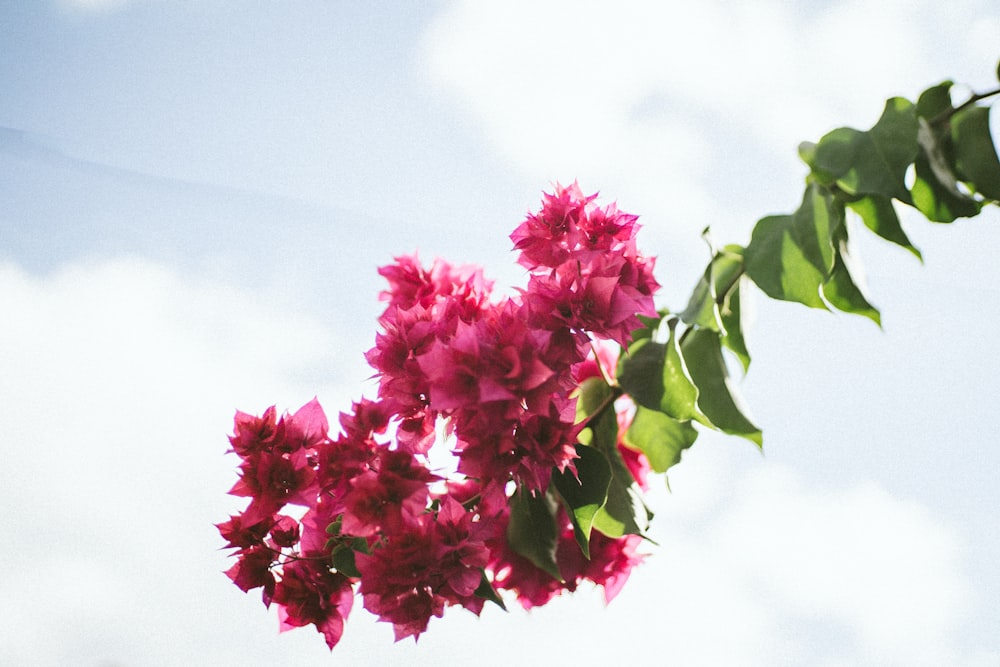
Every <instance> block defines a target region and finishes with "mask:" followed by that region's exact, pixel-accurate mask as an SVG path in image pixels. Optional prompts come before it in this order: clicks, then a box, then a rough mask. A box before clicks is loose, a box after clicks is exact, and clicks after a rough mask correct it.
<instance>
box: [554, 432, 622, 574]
mask: <svg viewBox="0 0 1000 667" xmlns="http://www.w3.org/2000/svg"><path fill="white" fill-rule="evenodd" d="M576 454H577V458H576V459H575V460H574V461H573V463H574V465H575V466H576V475H574V474H573V471H572V470H570V469H569V468H567V469H566V470H564V471H562V472H560V471H559V470H553V471H552V484H553V486H555V488H556V491H558V492H559V495H560V496H561V497H562V499H563V501H564V503H565V504H566V509H567V512H568V513H569V517H570V519H571V520H572V521H573V534H574V535H575V536H576V541H577V544H579V545H580V549H581V550H582V551H583V555H584V556H586V557H587V558H590V529H591V528H592V527H593V525H594V516H595V515H596V514H597V511H598V510H600V509H601V508H602V507H603V506H604V503H605V501H606V500H607V499H608V486H609V485H610V484H611V467H610V465H608V460H607V459H606V458H605V457H604V455H603V454H602V453H601V452H600V451H598V450H597V449H595V448H593V447H587V446H585V445H581V444H578V445H577V446H576Z"/></svg>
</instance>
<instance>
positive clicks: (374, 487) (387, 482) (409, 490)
mask: <svg viewBox="0 0 1000 667" xmlns="http://www.w3.org/2000/svg"><path fill="white" fill-rule="evenodd" d="M377 466H378V469H377V470H369V471H366V472H363V473H361V474H360V475H358V476H357V477H355V478H354V479H353V480H352V481H351V483H350V490H349V491H348V492H347V494H346V495H345V496H344V499H343V503H344V522H343V525H342V527H341V531H342V532H343V533H344V534H346V535H357V536H359V537H370V536H373V535H375V534H376V533H378V532H384V533H396V532H399V531H401V530H403V529H404V528H406V527H407V526H412V525H414V524H416V523H417V522H418V520H419V518H420V516H421V515H422V514H423V513H424V511H425V509H426V508H427V502H428V499H429V496H430V493H429V490H428V484H429V483H430V482H432V481H434V480H436V479H438V478H437V476H435V475H433V474H431V472H430V471H429V470H427V468H426V467H424V466H423V465H421V464H419V463H417V461H416V460H415V459H414V457H413V455H412V454H411V453H409V452H406V451H390V450H387V449H382V450H381V451H380V452H379V456H378V459H377Z"/></svg>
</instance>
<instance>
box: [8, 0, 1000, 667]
mask: <svg viewBox="0 0 1000 667" xmlns="http://www.w3.org/2000/svg"><path fill="white" fill-rule="evenodd" d="M941 5H942V3H939V2H934V1H930V0H916V1H913V2H906V3H903V2H882V1H880V2H862V1H860V0H858V1H857V2H833V1H831V2H811V3H800V4H799V5H796V6H791V5H790V3H784V2H755V3H745V4H744V5H742V6H736V7H733V6H730V5H729V4H728V3H721V2H704V3H698V4H694V3H677V2H667V3H640V2H634V3H630V2H625V3H615V5H614V8H613V9H612V8H611V5H610V4H602V3H593V2H586V3H584V2H575V3H554V2H531V3H528V2H513V1H509V2H504V3H480V2H473V1H471V0H469V1H466V2H435V3H422V4H418V3H385V4H382V5H379V6H377V7H374V8H373V7H372V6H370V3H361V2H337V3H331V2H302V3H295V4H294V6H291V5H286V4H282V5H280V7H279V5H278V4H276V3H275V4H265V3H261V4H259V5H257V6H253V7H252V8H251V7H249V6H247V5H246V4H245V3H237V2H229V1H223V0H219V1H216V2H211V3H183V4H178V3H171V2H165V1H158V0H89V1H83V0H75V1H71V0H43V1H39V2H8V3H4V4H3V5H2V7H0V44H2V48H0V90H3V91H4V94H3V95H2V96H0V308H2V311H3V313H4V316H3V317H2V318H0V340H2V341H3V345H2V346H0V405H2V406H3V410H4V413H3V414H4V415H5V417H6V419H5V422H6V433H5V435H4V437H3V439H2V441H0V452H2V456H3V463H4V465H3V466H2V468H0V501H2V504H3V506H4V507H6V508H7V509H8V511H7V512H5V513H3V515H2V517H0V534H3V535H5V536H6V537H7V545H6V546H7V548H6V549H5V550H4V552H3V553H4V555H3V556H0V563H2V565H3V567H4V569H5V571H6V573H7V575H8V584H7V588H6V591H5V595H4V596H3V597H2V598H0V617H2V618H4V619H5V622H4V624H3V627H0V663H3V664H28V665H61V664H68V663H72V664H81V665H95V666H96V665H180V664H213V665H227V664H231V665H237V664H241V665H242V664H265V663H268V662H270V663H276V664H291V663H297V664H325V663H327V662H330V663H339V664H351V665H385V664H413V665H452V664H455V665H460V664H471V663H472V662H477V663H479V664H482V665H507V664H527V665H532V664H564V663H569V662H570V661H576V660H593V661H597V660H603V661H611V660H615V661H616V662H626V661H628V662H633V663H637V664H685V665H688V664H690V665H700V664H704V665H714V664H727V665H774V664H796V665H818V666H820V665H821V666H829V665H886V664H890V665H891V664H898V665H940V664H949V665H995V664H997V662H998V661H1000V641H998V640H997V638H996V628H997V627H1000V608H998V607H997V605H996V604H995V600H997V599H1000V572H998V571H997V568H996V565H995V563H996V561H997V559H998V555H1000V531H998V530H997V528H996V516H997V512H998V510H1000V494H998V492H997V490H996V488H997V484H996V479H997V472H996V471H997V470H1000V450H998V448H997V447H996V435H995V426H994V422H995V417H994V415H995V414H996V408H995V397H996V396H998V395H1000V381H998V379H997V378H998V372H1000V364H998V361H997V357H996V354H995V333H994V332H995V331H996V330H997V329H998V326H1000V309H998V306H997V303H1000V299H998V297H1000V288H998V287H997V286H996V285H995V284H994V281H992V276H991V271H992V269H993V266H994V264H995V251H994V248H996V247H997V245H998V242H1000V231H998V230H1000V215H998V212H997V211H990V212H989V213H987V214H985V215H983V216H980V217H979V218H976V219H974V220H967V221H960V222H958V223H955V224H954V225H949V226H942V225H932V224H930V223H927V222H925V221H921V220H917V219H915V218H912V217H911V218H909V219H907V220H906V221H905V222H906V224H907V231H908V232H909V233H910V236H911V238H912V239H913V241H914V243H915V244H916V245H917V246H919V247H920V248H921V249H922V250H923V253H924V259H925V261H924V264H923V265H921V264H920V263H919V262H917V261H916V260H915V259H914V258H913V257H912V256H910V255H908V254H907V253H905V252H903V251H900V250H898V249H896V248H892V247H887V246H886V244H884V243H882V242H880V241H879V242H875V241H872V240H870V239H867V237H864V236H859V239H858V240H859V241H860V251H861V255H862V260H863V261H864V263H865V267H866V269H867V274H868V279H869V280H868V282H869V286H870V288H871V292H872V300H873V301H874V302H875V303H876V304H877V305H879V306H880V307H881V308H882V311H883V322H884V331H879V330H878V329H877V328H876V327H874V326H873V325H872V324H871V323H869V322H867V321H863V320H861V319H860V318H856V319H857V321H854V320H852V319H850V318H847V317H841V316H836V315H831V314H827V313H822V312H818V311H807V310H806V309H804V308H801V307H798V306H795V305H791V304H776V303H770V302H768V301H767V300H766V299H765V298H764V297H763V296H762V295H759V298H757V299H756V301H755V305H756V307H755V316H754V322H753V323H752V324H751V326H750V327H749V331H748V336H749V338H750V345H751V352H752V353H753V354H754V362H753V365H752V367H751V371H750V374H749V375H748V377H747V378H746V379H745V380H744V381H743V383H742V388H743V391H744V394H745V396H746V398H747V399H748V401H749V403H750V406H751V408H752V411H753V414H754V417H755V419H756V421H757V422H758V423H759V424H761V425H762V426H763V427H764V433H765V455H764V456H760V455H759V454H758V453H757V452H756V451H755V450H754V449H753V447H752V446H750V445H748V444H746V443H744V442H742V441H737V440H735V439H728V438H723V437H718V436H713V435H710V434H706V435H703V436H702V439H700V440H699V442H698V444H697V445H696V446H695V448H694V449H692V450H691V451H690V452H688V453H687V454H686V455H685V459H684V462H683V464H682V465H681V466H680V467H679V468H677V469H676V471H673V472H672V473H671V476H670V479H671V488H672V490H673V492H672V493H671V494H667V493H666V491H665V490H662V489H658V490H656V491H654V493H653V494H652V498H651V500H650V503H651V505H652V507H653V509H654V510H656V511H657V517H656V520H655V521H654V534H653V537H654V539H656V541H657V542H658V543H659V545H660V546H658V547H651V554H652V555H651V556H650V557H649V559H648V561H647V563H646V564H644V565H643V566H642V567H641V568H639V569H638V570H637V571H635V573H634V574H633V578H632V581H631V582H630V583H629V585H627V586H626V588H625V590H624V591H623V592H622V593H621V595H620V596H619V597H618V598H617V599H616V600H615V601H614V602H613V603H612V604H611V605H610V606H608V607H607V608H605V607H604V606H603V604H602V603H601V601H600V596H599V594H597V593H593V592H591V591H581V592H579V593H578V594H577V595H575V596H573V597H567V598H564V599H560V600H557V601H556V602H554V603H553V604H551V605H549V606H547V607H545V608H542V609H537V610H535V611H533V612H532V613H530V614H528V613H525V612H521V611H517V610H512V611H511V612H510V613H508V614H503V613H502V612H500V611H499V610H495V609H488V610H486V612H485V613H484V614H483V617H482V618H480V619H476V618H475V617H473V616H471V615H470V614H468V613H467V612H464V611H463V610H460V609H456V610H450V611H449V612H448V613H446V615H445V618H444V619H438V620H435V621H433V622H432V623H431V627H430V629H429V632H428V633H427V634H426V635H424V636H423V637H422V638H421V639H420V642H419V643H418V644H417V645H416V646H414V645H413V643H412V642H410V641H404V642H401V643H400V644H395V645H394V644H393V643H392V632H391V628H389V627H388V626H385V625H384V624H378V623H376V622H375V620H374V618H373V617H371V616H370V615H369V614H367V612H364V611H363V610H362V609H361V607H360V604H358V605H357V606H356V610H355V613H354V615H353V616H352V618H351V619H350V620H349V621H348V624H347V630H346V632H345V635H344V640H343V642H342V643H341V645H340V646H338V647H337V649H336V650H335V652H334V654H333V656H329V655H328V654H327V650H326V648H325V646H324V645H323V642H322V639H321V637H320V636H318V635H316V634H315V633H313V632H312V631H310V630H300V631H297V632H291V633H286V634H283V635H279V634H278V633H277V619H276V618H275V615H274V613H273V612H270V613H269V612H267V611H266V610H265V609H264V607H263V606H262V605H261V604H260V603H259V599H258V598H257V597H256V596H244V595H243V594H242V593H241V592H240V591H238V590H237V589H236V588H235V587H234V586H233V585H232V584H231V583H230V582H229V581H228V579H226V577H225V576H223V575H222V574H221V571H222V570H223V569H225V568H226V567H227V561H226V558H225V554H224V553H223V552H220V551H219V550H218V547H219V544H220V539H219V538H218V536H217V534H216V532H215V530H214V528H213V527H212V523H214V522H218V521H221V520H223V519H224V518H226V516H227V515H228V513H229V512H231V511H233V510H234V509H236V508H237V507H238V501H236V499H233V498H230V497H227V496H226V495H225V493H224V492H225V490H226V489H228V488H229V486H230V485H231V483H232V481H233V479H234V475H235V465H236V462H235V461H234V460H233V459H232V458H231V457H227V456H225V455H224V452H225V450H226V447H227V443H226V438H225V436H226V434H227V433H228V432H229V431H230V429H231V419H232V414H233V411H234V410H235V409H237V408H239V409H243V410H247V411H261V410H263V409H264V408H265V407H267V406H268V405H271V404H272V403H277V404H278V405H279V406H280V407H282V408H289V409H294V408H295V407H297V406H298V405H301V404H302V403H304V402H305V401H307V400H308V399H310V398H311V397H312V396H313V395H318V396H319V398H320V400H321V401H322V402H323V404H324V406H325V407H326V409H327V411H328V413H330V414H331V415H333V414H336V412H338V411H339V410H341V409H344V408H346V407H347V406H348V404H349V401H350V400H351V399H352V398H353V397H357V396H358V395H359V394H360V393H361V392H362V391H365V392H369V393H370V392H371V391H372V385H371V384H370V383H366V381H365V379H366V378H367V376H368V375H369V369H367V368H366V366H365V365H364V361H363V358H362V354H363V352H364V351H365V350H366V349H368V347H370V346H371V344H372V342H373V338H374V333H375V328H374V318H375V316H376V315H377V313H378V312H379V310H380V308H379V302H378V301H377V300H376V295H377V292H378V291H379V290H380V289H381V288H382V285H381V282H380V279H379V277H378V276H377V274H376V271H375V270H376V267H377V266H380V265H382V264H385V263H386V262H387V261H388V260H389V259H390V258H391V257H392V256H393V255H398V254H405V253H409V252H412V251H413V250H416V249H419V251H420V254H421V256H422V257H424V258H427V259H430V258H431V257H434V256H442V257H446V258H448V259H450V260H452V261H454V262H460V263H464V262H472V263H480V264H483V265H484V266H485V267H486V272H487V274H488V275H490V276H491V277H493V278H495V279H496V280H497V282H498V284H499V285H518V284H521V283H522V281H523V278H524V276H523V271H522V270H521V269H519V268H518V267H516V266H515V265H514V262H513V256H512V253H510V251H509V241H508V239H507V235H508V234H509V233H510V231H511V230H512V229H513V227H514V226H516V225H517V224H518V222H520V220H521V219H522V217H523V215H524V213H525V211H527V210H528V209H530V208H534V207H535V206H537V204H538V201H539V199H540V194H541V191H542V190H543V189H546V188H547V187H549V184H550V183H552V182H554V181H562V182H569V181H571V180H573V179H574V178H577V179H579V181H580V183H581V185H582V187H583V188H584V190H586V191H594V190H601V191H602V193H603V196H604V197H605V198H606V200H608V201H610V200H617V201H618V203H619V205H620V206H621V208H623V209H624V210H626V211H629V212H634V213H638V214H640V215H641V219H640V220H641V222H642V223H643V224H644V225H645V226H644V228H643V230H642V231H641V232H640V240H641V246H642V247H643V248H644V249H645V251H646V252H647V253H649V254H656V255H657V256H658V257H659V260H658V263H657V269H658V272H657V275H658V278H659V280H660V282H661V283H663V284H664V290H663V296H662V303H661V305H664V306H673V307H678V306H681V305H683V301H684V299H685V297H686V295H687V294H689V293H690V290H691V288H692V287H693V285H694V283H695V282H696V280H697V278H698V276H699V274H700V271H701V269H703V267H704V264H705V262H706V260H707V254H706V250H705V246H704V244H703V242H702V241H701V240H700V238H699V232H700V231H701V229H703V228H704V227H705V226H707V225H711V227H712V230H713V234H714V236H715V238H716V240H718V241H720V242H738V243H745V242H746V241H747V240H748V238H749V233H750V230H751V229H752V226H753V223H754V222H755V221H756V220H757V219H758V218H760V217H762V216H764V215H766V214H770V213H775V212H786V211H790V210H792V209H794V208H795V206H796V205H797V203H798V199H799V196H800V193H801V187H802V178H803V177H804V175H805V172H804V168H803V167H802V166H801V164H800V163H799V162H798V159H797V157H796V146H797V144H798V142H799V141H802V140H815V139H817V138H818V137H819V136H822V134H824V133H825V132H827V131H828V130H830V129H832V128H834V127H836V126H839V125H853V126H856V127H861V128H867V127H870V126H871V124H873V123H874V121H875V120H876V119H877V117H878V115H879V113H880V111H881V105H882V102H883V100H884V99H885V98H886V97H888V96H890V95H897V94H898V95H904V96H907V97H910V98H911V99H912V98H913V97H914V96H915V95H916V94H917V93H919V91H920V90H922V89H923V88H924V87H926V86H928V85H931V84H934V83H937V82H938V81H939V80H941V79H943V78H946V77H951V78H954V79H955V80H956V81H958V82H959V83H960V84H962V85H961V86H959V87H958V88H957V91H958V94H962V91H965V90H968V89H969V87H971V88H972V89H975V90H983V89H986V88H988V87H992V86H994V85H995V81H994V79H993V71H994V68H995V66H996V60H997V58H998V56H1000V52H998V51H997V48H996V47H997V44H1000V9H998V8H997V7H996V6H995V3H991V2H986V1H982V2H980V1H976V0H959V1H956V2H951V3H947V6H946V7H945V6H941ZM993 122H994V127H995V128H996V127H997V122H996V120H995V119H994V121H993ZM884 246H886V247H884Z"/></svg>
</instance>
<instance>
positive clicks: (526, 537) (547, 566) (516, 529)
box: [507, 486, 562, 581]
mask: <svg viewBox="0 0 1000 667" xmlns="http://www.w3.org/2000/svg"><path fill="white" fill-rule="evenodd" d="M555 515H556V504H555V501H553V500H552V499H551V498H550V497H549V496H548V494H537V495H533V494H532V493H531V491H529V490H528V489H526V488H525V487H523V486H520V487H518V489H517V491H515V492H514V495H513V496H511V499H510V523H509V524H508V525H507V544H509V545H510V548H511V549H513V550H514V551H515V552H516V553H518V554H520V555H521V556H524V557H525V558H527V559H528V560H530V561H531V562H532V563H534V564H535V565H536V566H537V567H538V568H539V569H541V570H543V571H545V572H547V573H549V574H550V575H552V576H553V577H554V578H555V579H557V580H559V581H562V575H561V574H560V573H559V565H558V564H557V563H556V546H557V545H558V537H559V534H558V530H557V527H556V519H555Z"/></svg>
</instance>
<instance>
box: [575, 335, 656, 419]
mask: <svg viewBox="0 0 1000 667" xmlns="http://www.w3.org/2000/svg"><path fill="white" fill-rule="evenodd" d="M666 355H667V346H666V345H664V344H663V343H657V342H655V341H653V340H652V339H650V338H641V339H639V340H637V341H633V342H632V344H631V345H629V347H628V350H627V351H626V352H625V354H622V355H621V357H619V359H618V369H617V371H616V373H615V374H616V376H617V377H618V384H619V385H620V386H621V388H622V389H624V390H625V393H627V394H628V395H629V396H631V397H632V400H633V401H635V402H636V404H638V405H644V406H646V407H647V408H652V409H653V410H659V409H660V400H661V399H662V398H663V362H664V359H665V358H666ZM584 384H586V383H584ZM605 386H607V385H605ZM609 389H610V388H609ZM576 406H577V407H576V410H577V420H579V419H580V412H581V407H580V401H579V400H578V401H577V404H576Z"/></svg>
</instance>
